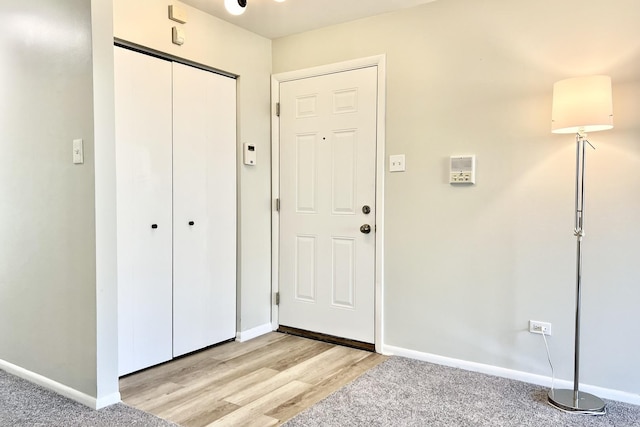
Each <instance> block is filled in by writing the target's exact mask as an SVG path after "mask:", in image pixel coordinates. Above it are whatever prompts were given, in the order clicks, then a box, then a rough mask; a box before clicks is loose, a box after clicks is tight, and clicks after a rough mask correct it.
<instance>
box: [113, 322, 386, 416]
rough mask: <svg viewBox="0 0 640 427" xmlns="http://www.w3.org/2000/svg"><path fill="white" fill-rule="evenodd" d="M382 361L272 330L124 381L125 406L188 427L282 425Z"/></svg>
mask: <svg viewBox="0 0 640 427" xmlns="http://www.w3.org/2000/svg"><path fill="white" fill-rule="evenodd" d="M383 360H386V357H385V356H382V355H380V354H376V353H370V352H367V351H363V350H356V349H353V348H347V347H342V346H337V345H333V344H328V343H324V342H320V341H313V340H309V339H306V338H300V337H296V336H292V335H284V334H280V333H277V332H272V333H270V334H267V335H263V336H261V337H258V338H255V339H253V340H250V341H247V342H244V343H239V342H230V343H226V344H222V345H220V346H217V347H213V348H210V349H207V350H204V351H202V352H199V353H195V354H192V355H190V356H187V357H184V358H181V359H178V360H175V361H172V362H169V363H166V364H163V365H160V366H156V367H154V368H150V369H147V370H145V371H142V372H139V373H136V374H133V375H129V376H127V377H124V378H122V379H121V380H120V393H121V394H122V400H123V402H124V403H126V404H128V405H131V406H133V407H135V408H138V409H141V410H143V411H147V412H150V413H152V414H155V415H157V416H159V417H161V418H164V419H166V420H169V421H173V422H174V423H177V424H180V425H181V426H184V427H203V426H234V427H237V426H261V427H262V426H277V425H280V424H282V423H284V422H285V421H287V420H288V419H290V418H292V417H293V416H295V415H296V414H298V413H299V412H301V411H303V410H304V409H306V408H308V407H310V406H312V405H313V404H315V403H317V402H318V401H320V400H321V399H323V398H325V397H326V396H328V395H329V394H331V393H332V392H334V391H335V390H338V389H339V388H340V387H342V386H344V385H346V384H347V383H349V382H351V381H352V380H354V379H355V378H357V377H359V376H360V375H362V374H363V373H364V372H365V371H367V370H368V369H370V368H372V367H373V366H375V365H377V364H378V363H380V362H382V361H383Z"/></svg>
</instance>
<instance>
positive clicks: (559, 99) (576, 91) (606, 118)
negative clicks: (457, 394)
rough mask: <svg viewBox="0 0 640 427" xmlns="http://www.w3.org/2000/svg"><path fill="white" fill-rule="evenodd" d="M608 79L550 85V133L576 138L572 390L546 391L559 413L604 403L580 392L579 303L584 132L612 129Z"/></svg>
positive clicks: (597, 409) (596, 409) (599, 410)
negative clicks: (575, 243)
mask: <svg viewBox="0 0 640 427" xmlns="http://www.w3.org/2000/svg"><path fill="white" fill-rule="evenodd" d="M612 111H613V109H612V102H611V78H610V77H608V76H589V77H577V78H572V79H566V80H561V81H559V82H556V83H555V84H554V85H553V108H552V113H551V117H552V125H551V132H553V133H563V134H569V133H572V134H575V135H576V194H575V198H576V204H575V229H574V235H575V236H576V238H577V254H576V319H575V320H576V324H575V347H574V371H573V390H553V389H552V390H551V391H549V403H551V404H552V405H553V406H556V407H558V408H560V409H562V410H565V411H570V412H577V413H590V414H604V413H605V404H604V402H603V401H602V400H601V399H600V398H598V397H596V396H594V395H592V394H589V393H585V392H583V391H579V390H578V387H579V378H580V300H581V293H582V289H581V288H582V238H583V237H584V228H583V226H584V167H585V149H586V146H587V145H589V146H590V147H592V148H594V147H593V146H592V145H591V143H590V142H589V141H588V140H587V134H586V132H596V131H601V130H607V129H611V128H613V112H612Z"/></svg>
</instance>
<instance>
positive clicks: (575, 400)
mask: <svg viewBox="0 0 640 427" xmlns="http://www.w3.org/2000/svg"><path fill="white" fill-rule="evenodd" d="M586 137H587V135H586V134H585V133H584V132H583V131H582V130H580V131H578V133H577V134H576V197H575V199H576V200H575V214H576V215H575V227H574V230H573V233H574V235H575V236H576V239H577V243H576V324H575V344H574V358H573V390H551V391H549V403H551V404H552V405H554V406H556V407H558V408H560V409H563V410H565V411H571V412H584V413H591V414H604V413H605V404H604V402H603V401H602V399H600V398H599V397H596V396H594V395H592V394H589V393H585V392H581V391H579V387H580V305H581V300H582V238H583V237H584V229H583V226H584V175H585V157H586V156H585V154H586V146H587V144H589V145H590V146H591V148H593V149H595V147H594V146H593V145H591V143H590V142H589V141H588V140H587V138H586Z"/></svg>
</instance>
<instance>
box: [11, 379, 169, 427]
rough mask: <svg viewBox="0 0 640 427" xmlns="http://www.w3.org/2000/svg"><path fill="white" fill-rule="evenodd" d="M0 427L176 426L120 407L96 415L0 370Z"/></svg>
mask: <svg viewBox="0 0 640 427" xmlns="http://www.w3.org/2000/svg"><path fill="white" fill-rule="evenodd" d="M0 426H3V427H4V426H7V427H8V426H11V427H22V426H24V427H26V426H29V427H40V426H65V427H88V426H93V427H120V426H123V427H124V426H139V427H172V426H173V427H175V426H176V424H173V423H170V422H168V421H164V420H161V419H160V418H157V417H155V416H154V415H151V414H148V413H146V412H143V411H139V410H137V409H134V408H132V407H130V406H127V405H124V404H122V403H119V404H117V405H112V406H109V407H108V408H104V409H100V410H98V411H95V410H93V409H90V408H88V407H86V406H84V405H81V404H80V403H77V402H75V401H73V400H70V399H67V398H66V397H63V396H61V395H59V394H57V393H54V392H52V391H49V390H46V389H44V388H42V387H40V386H38V385H35V384H32V383H30V382H28V381H25V380H23V379H22V378H18V377H16V376H14V375H11V374H9V373H7V372H5V371H3V370H0Z"/></svg>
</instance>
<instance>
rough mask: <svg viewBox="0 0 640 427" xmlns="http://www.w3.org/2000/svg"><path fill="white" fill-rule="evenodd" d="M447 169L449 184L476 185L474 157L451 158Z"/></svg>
mask: <svg viewBox="0 0 640 427" xmlns="http://www.w3.org/2000/svg"><path fill="white" fill-rule="evenodd" d="M450 160H451V162H450V168H449V183H450V184H475V183H476V156H475V155H467V156H451V159H450Z"/></svg>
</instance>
